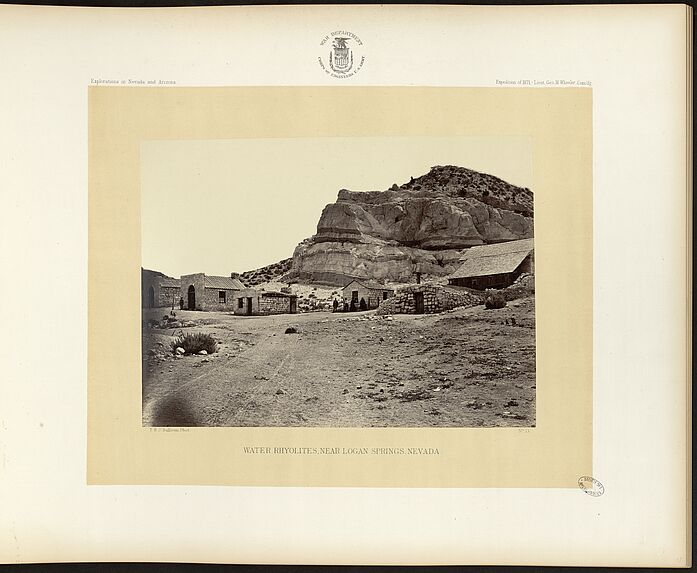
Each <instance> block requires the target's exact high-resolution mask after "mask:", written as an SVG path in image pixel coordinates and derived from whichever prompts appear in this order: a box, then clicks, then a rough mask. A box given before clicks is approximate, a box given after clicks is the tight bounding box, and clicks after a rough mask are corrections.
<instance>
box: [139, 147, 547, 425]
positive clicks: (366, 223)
mask: <svg viewBox="0 0 697 573" xmlns="http://www.w3.org/2000/svg"><path fill="white" fill-rule="evenodd" d="M531 166H532V158H531V151H530V142H529V140H528V139H527V138H522V137H518V138H516V137H489V138H487V137H440V138H439V137H421V138H419V137H401V138H389V137H383V138H380V137H369V138H293V139H281V138H279V139H272V138H269V139H240V140H217V141H147V142H143V143H142V144H141V232H142V269H141V292H142V297H141V303H142V423H143V425H144V426H151V427H160V426H169V427H172V426H174V427H209V426H225V427H245V426H249V427H292V426H299V427H347V428H348V427H353V428H356V427H404V428H408V427H464V428H466V427H483V428H489V427H534V426H535V419H536V418H535V411H536V410H535V406H536V378H535V357H536V348H535V271H534V266H535V263H534V253H535V250H534V189H533V188H532V187H533V184H532V167H531Z"/></svg>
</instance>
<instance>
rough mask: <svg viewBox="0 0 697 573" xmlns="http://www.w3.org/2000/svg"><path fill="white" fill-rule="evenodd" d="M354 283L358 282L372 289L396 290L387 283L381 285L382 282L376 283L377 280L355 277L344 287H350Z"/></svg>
mask: <svg viewBox="0 0 697 573" xmlns="http://www.w3.org/2000/svg"><path fill="white" fill-rule="evenodd" d="M353 283H358V284H359V285H361V286H363V287H365V288H367V289H370V290H394V289H393V288H390V287H388V286H387V285H381V284H380V283H376V282H375V281H369V280H364V279H354V280H352V281H351V282H350V283H348V284H347V285H346V286H345V287H344V289H346V288H348V287H350V286H351V285H352V284H353Z"/></svg>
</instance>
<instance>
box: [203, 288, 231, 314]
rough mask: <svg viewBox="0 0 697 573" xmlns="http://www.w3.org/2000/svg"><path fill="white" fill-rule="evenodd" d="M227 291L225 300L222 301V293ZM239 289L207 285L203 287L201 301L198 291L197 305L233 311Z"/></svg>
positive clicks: (210, 308) (209, 308)
mask: <svg viewBox="0 0 697 573" xmlns="http://www.w3.org/2000/svg"><path fill="white" fill-rule="evenodd" d="M221 292H224V293H225V302H221V301H220V293H221ZM238 292H240V291H238V290H233V289H222V288H210V287H206V288H205V289H203V300H202V301H201V302H199V300H198V293H196V294H197V299H196V307H197V308H198V307H199V306H200V307H201V310H219V311H223V312H224V311H228V312H229V311H232V310H234V308H235V303H236V302H237V293H238Z"/></svg>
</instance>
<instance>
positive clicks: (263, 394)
mask: <svg viewBox="0 0 697 573" xmlns="http://www.w3.org/2000/svg"><path fill="white" fill-rule="evenodd" d="M143 312H144V316H143V318H144V322H145V321H146V320H147V319H155V320H159V319H161V318H162V316H163V315H164V314H166V313H167V312H168V310H167V309H155V310H147V311H143ZM177 319H182V320H184V321H190V322H187V323H188V324H191V323H194V324H195V326H190V327H187V328H184V329H174V330H173V329H169V330H160V329H157V328H150V327H147V326H146V327H144V330H143V424H144V425H146V426H334V427H386V426H393V427H395V426H397V427H424V426H436V427H492V426H523V427H530V426H534V425H535V313H534V300H533V299H532V298H527V299H521V300H516V301H512V302H509V303H508V306H507V307H505V308H502V309H495V310H485V309H484V307H483V306H477V307H472V308H467V309H458V310H455V311H450V312H447V313H443V314H436V315H393V316H391V317H381V316H375V313H374V311H368V312H357V313H336V314H333V313H331V312H312V313H305V314H296V315H277V316H265V317H242V316H234V315H228V314H226V313H218V312H196V311H177ZM512 319H514V321H515V323H514V324H513V320H512ZM288 326H294V327H296V329H297V330H298V333H297V334H285V329H286V328H287V327H288ZM180 330H183V331H184V332H204V333H209V334H211V335H212V336H213V337H214V338H215V339H216V340H217V341H218V342H219V345H218V351H217V352H216V353H214V354H211V355H209V356H184V357H175V356H174V355H173V354H172V351H171V348H170V343H171V341H173V340H174V338H175V334H177V333H179V332H180Z"/></svg>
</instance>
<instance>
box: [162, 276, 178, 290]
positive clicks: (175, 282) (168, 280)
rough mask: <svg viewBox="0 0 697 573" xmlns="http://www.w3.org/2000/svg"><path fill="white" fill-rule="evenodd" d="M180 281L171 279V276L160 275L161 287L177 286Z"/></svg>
mask: <svg viewBox="0 0 697 573" xmlns="http://www.w3.org/2000/svg"><path fill="white" fill-rule="evenodd" d="M180 284H181V281H180V280H179V279H173V278H171V277H162V278H161V279H160V286H161V287H170V288H179V286H180Z"/></svg>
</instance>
